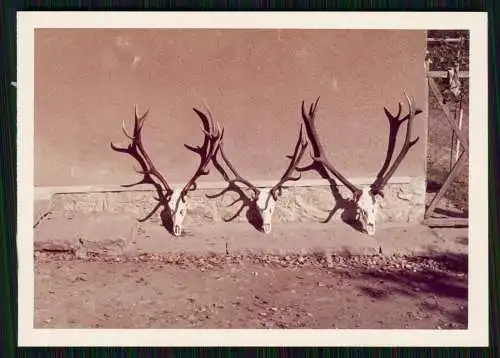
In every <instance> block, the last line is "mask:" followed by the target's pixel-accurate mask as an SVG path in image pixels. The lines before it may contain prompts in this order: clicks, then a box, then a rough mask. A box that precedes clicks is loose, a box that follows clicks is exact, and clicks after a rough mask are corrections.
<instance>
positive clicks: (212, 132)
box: [180, 108, 224, 201]
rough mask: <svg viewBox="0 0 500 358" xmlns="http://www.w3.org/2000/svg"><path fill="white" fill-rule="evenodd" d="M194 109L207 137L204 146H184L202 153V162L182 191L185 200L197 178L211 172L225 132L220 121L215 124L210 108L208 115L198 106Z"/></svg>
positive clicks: (193, 188)
mask: <svg viewBox="0 0 500 358" xmlns="http://www.w3.org/2000/svg"><path fill="white" fill-rule="evenodd" d="M193 110H194V111H195V112H196V114H197V115H198V116H199V117H200V118H201V120H202V122H203V126H202V128H201V130H202V131H203V133H205V139H204V142H203V145H202V146H197V147H192V146H190V145H187V144H184V146H185V147H186V148H187V149H189V150H191V151H193V152H195V153H197V154H199V155H200V164H199V166H198V169H196V172H195V173H194V175H193V176H192V177H191V179H190V180H189V181H188V182H187V184H186V185H185V186H184V188H183V189H182V191H181V195H180V197H181V199H182V201H184V199H185V196H186V194H187V192H188V191H191V190H196V180H197V179H198V178H199V177H200V176H202V175H208V174H209V170H208V168H207V167H208V165H209V164H210V161H211V160H212V158H213V157H214V156H215V154H216V153H217V150H218V149H219V145H220V141H221V139H222V136H223V134H224V130H222V131H221V129H220V125H219V122H217V126H215V124H214V119H213V117H212V114H211V113H210V111H209V110H208V109H207V113H208V117H207V116H206V115H205V114H204V113H203V112H201V111H199V110H197V109H196V108H193Z"/></svg>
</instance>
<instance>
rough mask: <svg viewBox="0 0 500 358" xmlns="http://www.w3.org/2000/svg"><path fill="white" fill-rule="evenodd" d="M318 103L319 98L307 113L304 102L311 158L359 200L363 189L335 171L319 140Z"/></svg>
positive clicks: (303, 108) (303, 116)
mask: <svg viewBox="0 0 500 358" xmlns="http://www.w3.org/2000/svg"><path fill="white" fill-rule="evenodd" d="M318 102H319V97H318V98H317V99H316V101H315V102H314V103H312V104H311V105H310V107H309V111H307V112H306V108H305V106H304V101H302V119H303V120H304V124H305V126H306V131H307V135H308V137H309V139H310V141H311V144H312V147H313V155H311V158H312V160H313V161H314V162H316V163H319V164H320V165H321V166H322V167H323V168H325V169H326V171H328V172H330V173H332V174H333V175H334V176H335V177H337V178H338V179H339V180H340V181H341V182H342V184H344V185H345V186H346V187H347V188H348V189H349V190H350V191H351V192H352V193H353V195H354V197H355V198H357V197H359V195H360V194H361V189H359V188H358V187H356V186H355V185H354V184H352V183H351V182H350V181H348V180H347V179H346V178H345V177H344V176H343V175H342V174H340V172H339V171H337V170H336V169H335V167H334V166H333V165H332V163H330V161H329V160H328V158H327V157H326V154H325V150H324V149H323V145H322V144H321V142H320V140H319V137H318V131H317V129H316V109H317V107H318Z"/></svg>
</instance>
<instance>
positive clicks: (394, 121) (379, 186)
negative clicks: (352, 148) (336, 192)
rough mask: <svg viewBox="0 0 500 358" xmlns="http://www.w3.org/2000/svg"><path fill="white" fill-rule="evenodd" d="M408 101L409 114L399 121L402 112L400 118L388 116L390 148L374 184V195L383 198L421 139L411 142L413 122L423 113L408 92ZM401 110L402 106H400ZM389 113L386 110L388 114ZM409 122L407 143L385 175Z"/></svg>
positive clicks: (399, 112) (405, 142)
mask: <svg viewBox="0 0 500 358" xmlns="http://www.w3.org/2000/svg"><path fill="white" fill-rule="evenodd" d="M403 93H404V95H405V97H406V100H407V102H408V109H409V112H408V114H407V115H406V116H405V117H404V118H402V119H399V115H400V114H401V111H398V116H397V117H393V116H391V115H390V114H389V115H388V118H389V123H390V126H391V128H390V133H389V146H388V150H387V157H386V161H385V163H384V167H383V168H382V169H381V170H380V172H379V175H378V176H377V179H376V180H375V182H374V183H373V184H372V193H374V194H380V195H382V196H383V192H382V190H383V188H384V186H385V185H386V184H387V182H388V181H389V179H390V178H391V177H392V175H393V174H394V172H395V171H396V169H397V168H398V167H399V165H400V164H401V162H402V161H403V159H404V157H405V156H406V155H407V154H408V151H409V150H410V148H411V147H413V146H414V145H415V144H416V143H417V142H418V140H419V139H420V137H417V138H415V139H414V140H411V135H412V125H413V120H414V119H415V115H417V114H419V113H421V112H422V111H421V110H419V109H415V104H414V99H413V98H410V97H409V96H408V94H407V93H406V91H403ZM399 107H400V108H401V104H400V106H399ZM387 112H388V111H387V110H386V113H387ZM405 121H408V122H407V126H406V137H405V141H404V143H403V147H402V148H401V151H400V152H399V155H398V156H397V157H396V159H395V160H394V163H393V164H392V166H391V167H390V168H389V169H388V170H387V172H385V173H384V171H385V170H384V169H385V168H387V167H388V165H389V163H390V161H391V159H392V154H393V152H394V146H395V142H396V137H397V134H398V131H399V127H400V125H401V124H402V123H403V122H405Z"/></svg>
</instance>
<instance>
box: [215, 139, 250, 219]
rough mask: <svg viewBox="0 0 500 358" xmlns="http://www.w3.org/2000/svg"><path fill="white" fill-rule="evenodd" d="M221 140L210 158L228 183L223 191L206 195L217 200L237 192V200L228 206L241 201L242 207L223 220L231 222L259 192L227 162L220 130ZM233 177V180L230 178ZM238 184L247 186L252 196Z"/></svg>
mask: <svg viewBox="0 0 500 358" xmlns="http://www.w3.org/2000/svg"><path fill="white" fill-rule="evenodd" d="M222 132H223V133H222V134H221V138H220V140H219V145H218V147H217V150H216V153H215V155H214V156H213V157H212V162H213V163H214V166H215V168H216V169H217V170H218V171H219V172H220V173H221V175H222V177H223V178H224V180H225V181H226V182H227V183H228V185H227V187H226V188H225V189H223V190H222V191H221V192H219V193H217V194H214V195H207V197H208V198H211V199H213V198H218V197H220V196H222V195H224V194H225V193H227V192H228V191H235V192H237V193H238V194H239V195H240V196H239V198H237V199H235V200H234V201H233V202H232V203H231V204H229V205H228V206H233V205H234V204H236V203H237V202H239V201H243V205H242V206H241V207H240V208H239V209H238V210H237V211H236V213H235V214H234V215H233V216H232V217H231V218H229V219H227V220H224V221H231V220H232V219H234V218H235V217H237V216H238V215H239V214H240V213H241V211H243V209H244V208H245V207H246V206H248V205H249V204H250V203H252V202H255V201H256V200H257V199H258V197H259V195H260V190H259V189H258V188H257V187H256V186H254V185H253V184H252V183H250V182H249V181H248V180H246V179H244V178H243V177H242V176H241V175H240V174H239V173H238V171H237V170H236V168H235V167H234V166H233V165H232V164H231V162H230V161H229V159H228V157H227V156H226V153H225V152H224V130H222ZM217 154H220V156H221V158H222V160H223V161H224V163H225V164H226V166H227V167H228V168H229V172H230V174H231V175H230V174H229V173H228V172H227V171H226V170H225V169H224V167H223V166H222V165H221V163H220V162H219V161H218V159H217ZM232 177H233V178H232ZM238 183H241V184H244V185H245V186H247V188H248V189H250V190H251V191H252V192H253V195H252V196H251V197H250V196H248V194H247V193H246V192H245V190H244V189H243V188H241V187H240V186H239V185H238Z"/></svg>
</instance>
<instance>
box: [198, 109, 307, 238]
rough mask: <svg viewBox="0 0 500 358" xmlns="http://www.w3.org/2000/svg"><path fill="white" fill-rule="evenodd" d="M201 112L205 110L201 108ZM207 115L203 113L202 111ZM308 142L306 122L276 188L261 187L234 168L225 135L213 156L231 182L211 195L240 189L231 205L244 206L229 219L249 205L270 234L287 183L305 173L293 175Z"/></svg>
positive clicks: (214, 196)
mask: <svg viewBox="0 0 500 358" xmlns="http://www.w3.org/2000/svg"><path fill="white" fill-rule="evenodd" d="M199 113H201V112H199ZM207 113H208V116H209V118H210V121H213V119H212V114H211V113H210V111H209V110H208V108H207ZM201 115H203V114H201ZM307 145H308V141H307V136H306V135H305V133H304V131H303V129H302V125H301V126H300V132H299V138H298V140H297V143H296V145H295V149H294V152H293V155H291V156H287V157H288V159H290V164H289V165H288V167H287V169H286V170H285V172H284V174H283V175H282V177H281V179H280V180H279V182H278V183H276V185H274V186H273V187H272V188H260V189H259V188H257V187H256V186H255V185H253V184H252V183H250V182H249V181H248V180H246V179H244V178H243V177H242V176H241V175H240V174H239V173H238V171H237V170H236V169H235V168H234V166H233V165H232V164H231V162H230V161H229V159H228V158H227V156H226V153H225V152H224V142H223V138H222V136H221V138H220V142H219V148H218V151H217V153H216V155H215V156H214V157H213V159H212V161H213V163H214V166H215V167H216V168H217V169H218V170H219V172H220V173H221V175H222V177H223V178H224V180H226V181H227V182H228V186H227V187H226V188H225V189H224V190H222V191H221V192H220V193H218V194H215V195H212V196H208V197H209V198H216V197H219V196H222V195H224V194H225V193H226V192H228V191H235V192H237V193H238V194H239V195H240V196H239V198H237V199H236V200H234V201H233V202H232V203H231V204H229V206H232V205H234V204H236V203H237V202H239V201H241V202H243V204H242V205H241V207H240V208H239V209H238V210H237V212H236V213H235V214H234V215H233V216H232V217H231V218H230V219H228V220H225V221H231V220H233V219H234V218H236V217H237V216H238V215H239V214H240V213H241V212H242V211H243V209H244V208H245V207H249V209H250V210H251V211H253V212H256V213H257V215H258V219H259V223H258V226H259V227H260V229H261V230H262V231H263V232H264V233H266V234H268V233H270V232H271V229H272V217H273V213H274V209H275V206H276V202H277V200H278V198H279V197H280V196H281V194H282V188H283V186H284V184H285V183H286V182H288V181H297V180H299V179H300V177H301V175H300V173H298V174H297V176H295V177H294V176H292V174H293V173H294V171H295V170H296V169H297V167H298V164H299V162H300V161H301V159H302V156H303V155H304V152H305V149H306V147H307ZM217 154H220V156H221V158H222V160H223V162H224V163H225V164H226V166H227V167H228V168H229V171H230V173H231V174H232V177H233V179H231V176H230V175H229V174H228V172H227V171H226V170H225V169H224V167H223V166H222V165H221V163H220V162H219V161H218V160H217ZM238 183H240V184H243V185H245V186H246V188H245V189H243V188H241V187H240V186H239V185H238Z"/></svg>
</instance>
